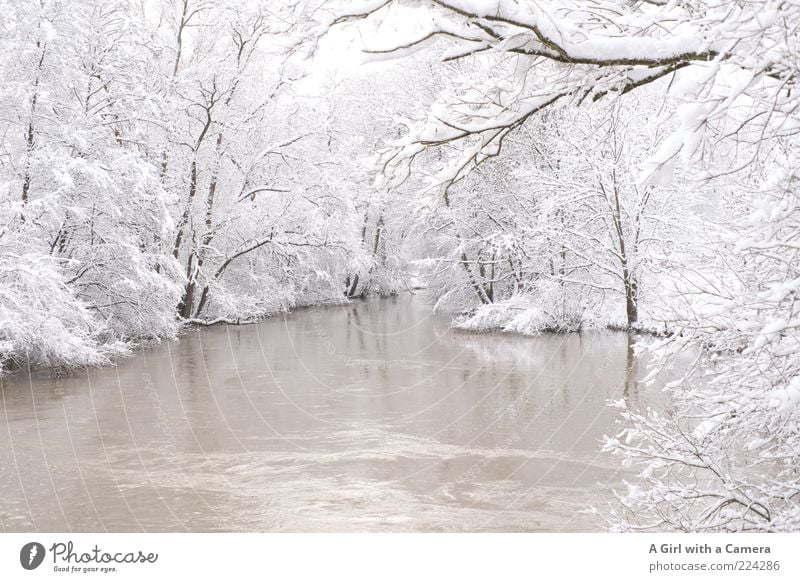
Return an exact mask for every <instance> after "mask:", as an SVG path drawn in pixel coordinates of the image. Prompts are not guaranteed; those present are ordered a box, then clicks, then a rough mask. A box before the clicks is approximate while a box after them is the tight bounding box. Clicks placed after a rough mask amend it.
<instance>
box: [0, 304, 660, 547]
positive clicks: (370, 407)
mask: <svg viewBox="0 0 800 582" xmlns="http://www.w3.org/2000/svg"><path fill="white" fill-rule="evenodd" d="M633 364H634V361H633V360H632V357H631V352H630V350H629V342H628V336H627V335H625V334H619V333H611V332H589V333H583V334H570V335H560V336H549V335H548V336H541V337H534V338H527V337H519V336H513V335H498V334H484V335H476V334H464V333H457V332H454V331H451V330H449V329H448V324H447V320H446V319H444V318H440V317H437V316H434V315H432V313H431V310H430V307H429V306H428V305H427V304H426V303H425V302H424V301H423V300H422V299H420V298H419V297H416V296H412V295H410V294H407V295H401V296H398V297H393V298H389V299H371V300H367V301H362V302H355V303H352V304H350V305H341V306H328V307H319V308H311V309H304V310H299V311H296V312H294V313H291V314H287V315H281V316H275V317H273V318H271V319H268V320H265V321H263V322H262V323H259V324H256V325H249V326H219V327H213V328H206V329H197V330H192V331H190V332H189V333H188V334H187V335H186V336H184V337H183V338H181V339H180V340H179V341H177V342H164V343H162V344H160V345H157V346H154V347H151V348H148V349H146V350H142V351H140V352H138V353H137V354H136V355H135V356H134V357H131V358H128V359H125V360H123V361H121V362H120V363H119V364H118V365H117V366H116V367H109V368H104V369H92V370H85V371H83V372H76V373H74V374H71V375H68V376H66V377H61V378H57V377H52V374H51V373H47V372H37V373H35V374H33V375H24V374H23V375H16V376H15V377H13V378H5V379H4V380H3V381H2V384H1V385H0V390H1V392H2V402H1V403H0V404H1V406H2V409H0V435H2V436H1V437H0V438H2V439H3V441H4V446H2V448H0V530H2V531H16V532H20V531H132V532H136V531H259V532H262V531H270V532H271V531H315V532H316V531H393V532H402V531H548V532H559V531H595V530H602V529H603V521H602V519H601V518H600V517H598V516H597V515H596V514H595V513H593V512H591V508H592V507H597V508H600V509H602V508H603V507H605V506H607V505H608V503H610V501H611V499H612V497H611V494H610V488H612V487H614V486H619V485H620V483H621V480H622V479H623V478H631V477H632V475H630V474H623V473H622V469H621V468H620V466H619V461H618V460H617V459H615V458H613V457H611V456H609V455H607V454H605V453H602V452H600V451H599V444H600V439H601V437H602V435H604V434H610V433H615V432H617V431H618V427H617V426H616V425H615V420H616V413H615V412H614V411H612V410H610V409H609V408H607V407H606V406H605V404H606V402H607V401H608V400H609V399H619V398H625V399H627V400H628V401H629V402H630V403H631V404H632V405H634V406H639V405H641V403H643V402H648V401H649V400H650V399H653V398H655V397H656V396H657V392H658V387H657V386H655V387H651V388H648V390H651V391H654V392H651V393H650V394H648V393H647V392H645V391H643V388H642V387H641V386H639V385H637V383H636V381H635V380H636V379H637V378H638V377H640V376H644V373H645V370H636V366H635V365H633Z"/></svg>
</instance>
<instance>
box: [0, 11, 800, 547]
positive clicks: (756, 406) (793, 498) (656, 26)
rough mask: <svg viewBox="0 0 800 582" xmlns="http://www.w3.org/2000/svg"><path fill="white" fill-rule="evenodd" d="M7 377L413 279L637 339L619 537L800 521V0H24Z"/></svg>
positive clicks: (459, 308) (478, 312) (503, 320)
mask: <svg viewBox="0 0 800 582" xmlns="http://www.w3.org/2000/svg"><path fill="white" fill-rule="evenodd" d="M0 48H1V49H2V54H3V57H2V58H0V79H1V80H2V82H0V374H2V375H4V377H6V376H13V375H14V374H16V373H18V371H19V370H21V369H23V370H24V369H26V368H30V367H33V368H46V367H56V368H59V369H73V368H80V367H86V366H90V367H92V366H103V365H113V364H114V362H116V361H118V360H120V359H124V358H125V357H127V356H128V355H129V354H131V353H133V352H134V351H135V350H136V349H137V348H138V347H139V346H143V345H152V344H155V343H158V342H162V341H165V340H172V339H175V338H177V337H179V336H180V335H181V334H182V333H184V331H185V330H187V329H190V328H192V327H195V326H209V325H212V324H228V325H237V324H243V323H248V322H252V321H256V320H260V319H262V318H265V317H270V316H274V315H275V314H279V313H283V312H286V311H290V310H293V309H296V308H299V307H303V306H312V305H319V304H329V303H335V304H339V303H347V302H351V301H356V300H358V299H359V298H362V297H365V296H388V295H394V294H398V293H403V292H406V291H408V290H412V289H414V290H417V291H416V292H417V293H419V294H422V295H424V296H425V297H426V298H427V299H428V300H429V301H430V304H431V309H432V310H434V311H435V312H437V313H440V314H446V316H447V317H449V318H450V319H451V321H452V326H453V327H454V328H456V329H458V330H462V331H464V332H482V333H491V332H504V333H515V334H524V335H537V334H566V333H574V332H581V331H584V330H589V329H605V328H608V329H614V330H621V331H622V332H626V333H631V334H634V333H635V334H637V336H636V337H637V338H638V339H637V342H636V353H637V356H640V355H643V354H645V353H647V354H648V357H649V361H650V364H649V365H650V369H651V375H652V376H653V377H655V376H656V375H658V373H659V369H660V367H662V366H666V365H668V363H669V362H671V361H673V360H675V359H676V358H678V357H679V356H682V355H683V356H685V355H686V354H691V355H692V364H691V365H690V366H689V369H687V370H685V373H684V374H682V376H681V377H680V378H679V379H677V380H675V381H673V382H671V383H670V384H669V385H668V391H669V398H670V401H671V405H670V408H669V410H668V411H661V412H656V411H654V410H648V409H644V410H641V409H635V408H628V407H627V405H626V403H625V402H624V401H619V402H612V403H610V405H611V406H614V407H617V408H618V409H619V414H620V416H621V418H622V419H623V421H622V423H621V424H620V431H619V432H618V433H616V434H609V435H607V437H606V439H605V442H604V443H603V444H602V447H603V449H604V450H605V451H607V452H610V453H613V454H614V455H616V456H617V457H618V458H619V461H620V463H622V464H623V465H624V466H631V467H635V468H636V469H637V471H638V472H639V474H640V478H639V480H638V481H637V482H636V483H629V484H628V485H627V486H626V487H624V488H621V489H618V490H617V491H616V492H615V494H616V496H617V504H616V506H615V507H616V508H615V509H614V510H613V511H611V512H609V514H608V515H606V519H607V521H608V524H609V525H608V527H609V528H610V529H611V530H614V531H641V530H655V531H770V532H779V531H784V532H789V531H800V163H799V162H800V93H798V92H799V91H800V87H798V80H799V77H800V1H798V0H749V1H746V2H745V1H738V0H736V1H722V0H594V1H592V2H578V1H577V0H554V1H552V2H535V1H527V0H366V1H362V0H327V1H326V0H263V1H260V2H259V1H249V0H224V1H223V0H24V1H23V0H0Z"/></svg>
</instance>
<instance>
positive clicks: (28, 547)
mask: <svg viewBox="0 0 800 582" xmlns="http://www.w3.org/2000/svg"><path fill="white" fill-rule="evenodd" d="M44 554H45V551H44V546H43V545H42V544H40V543H39V542H29V543H27V544H25V545H24V546H22V549H21V550H20V552H19V563H20V564H22V567H23V568H25V569H26V570H35V569H36V568H38V567H39V566H41V564H42V561H44Z"/></svg>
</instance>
